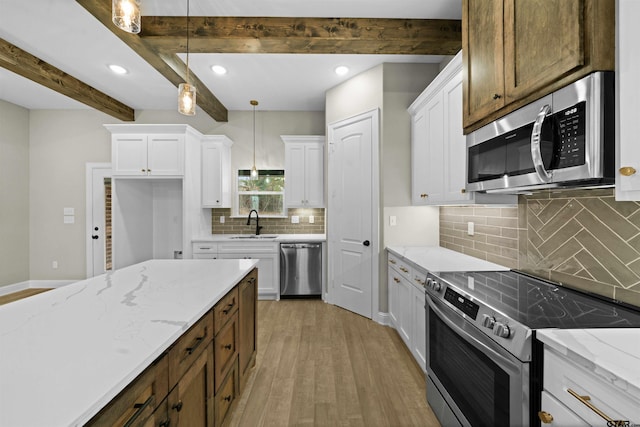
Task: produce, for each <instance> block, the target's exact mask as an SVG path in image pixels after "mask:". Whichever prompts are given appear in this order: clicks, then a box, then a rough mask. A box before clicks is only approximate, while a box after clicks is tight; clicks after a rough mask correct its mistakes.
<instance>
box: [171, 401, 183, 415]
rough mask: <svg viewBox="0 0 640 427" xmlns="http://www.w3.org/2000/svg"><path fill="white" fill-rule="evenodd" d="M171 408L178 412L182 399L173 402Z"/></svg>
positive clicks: (180, 408)
mask: <svg viewBox="0 0 640 427" xmlns="http://www.w3.org/2000/svg"><path fill="white" fill-rule="evenodd" d="M171 409H175V410H176V411H178V412H180V411H181V410H182V400H178V403H175V404H174V405H173V406H172V407H171Z"/></svg>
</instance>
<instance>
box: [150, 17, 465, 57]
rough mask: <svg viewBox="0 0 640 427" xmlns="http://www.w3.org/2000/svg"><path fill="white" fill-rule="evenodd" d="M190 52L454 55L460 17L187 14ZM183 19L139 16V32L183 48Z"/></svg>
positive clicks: (171, 48) (158, 43) (164, 47)
mask: <svg viewBox="0 0 640 427" xmlns="http://www.w3.org/2000/svg"><path fill="white" fill-rule="evenodd" d="M189 28H190V34H189V51H190V52H192V53H295V54H305V53H310V54H333V53H341V54H387V55H397V54H402V55H455V54H456V53H458V51H459V50H460V49H461V48H462V24H461V21H459V20H441V19H386V18H282V17H191V18H190V24H189ZM186 34H187V19H186V17H177V16H143V17H142V32H141V33H140V37H141V38H142V39H143V40H144V41H145V42H148V43H149V44H150V45H152V46H154V48H155V49H156V50H158V51H163V52H173V53H184V52H185V51H186V45H185V43H186Z"/></svg>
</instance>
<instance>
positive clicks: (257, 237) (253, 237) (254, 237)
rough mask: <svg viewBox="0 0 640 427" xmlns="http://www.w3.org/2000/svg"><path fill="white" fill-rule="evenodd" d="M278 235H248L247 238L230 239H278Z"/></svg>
mask: <svg viewBox="0 0 640 427" xmlns="http://www.w3.org/2000/svg"><path fill="white" fill-rule="evenodd" d="M277 237H278V235H277V234H260V235H255V234H247V235H245V236H233V237H230V239H261V240H264V239H275V238H277Z"/></svg>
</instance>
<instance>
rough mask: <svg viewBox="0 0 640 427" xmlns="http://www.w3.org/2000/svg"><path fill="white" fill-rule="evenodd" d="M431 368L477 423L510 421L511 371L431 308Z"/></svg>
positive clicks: (489, 425)
mask: <svg viewBox="0 0 640 427" xmlns="http://www.w3.org/2000/svg"><path fill="white" fill-rule="evenodd" d="M429 358H430V361H429V368H430V370H431V371H432V372H433V374H435V376H436V377H437V378H438V379H439V380H440V382H441V383H442V384H443V385H444V387H445V388H446V390H447V392H448V393H449V395H451V397H452V398H453V400H454V401H455V402H456V404H457V406H458V408H459V409H460V411H461V412H462V413H463V414H464V416H465V417H466V418H467V420H468V421H469V423H470V424H471V425H473V426H487V427H496V426H508V425H509V397H510V394H509V375H508V374H507V373H506V372H504V371H503V370H502V369H501V368H500V367H499V366H498V365H496V364H495V363H494V362H493V361H491V359H490V358H489V357H488V356H487V355H485V354H484V353H482V352H481V351H479V350H477V349H476V348H475V347H473V346H471V345H469V344H468V343H467V342H466V341H465V340H463V339H462V338H460V337H459V336H458V335H457V334H456V333H455V332H453V331H452V330H451V329H450V328H449V327H448V326H447V325H446V324H445V323H444V322H443V321H442V320H440V318H439V317H438V316H437V315H436V314H434V313H433V311H431V310H429Z"/></svg>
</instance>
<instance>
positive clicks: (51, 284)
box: [0, 280, 77, 296]
mask: <svg viewBox="0 0 640 427" xmlns="http://www.w3.org/2000/svg"><path fill="white" fill-rule="evenodd" d="M75 282H77V280H26V281H24V282H19V283H13V284H11V285H6V286H0V296H2V295H8V294H12V293H14V292H19V291H23V290H25V289H32V288H61V287H63V286H66V285H69V284H71V283H75Z"/></svg>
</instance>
